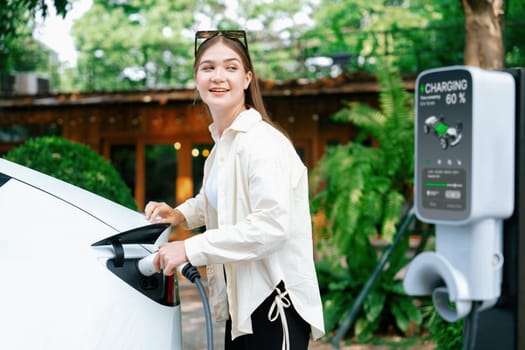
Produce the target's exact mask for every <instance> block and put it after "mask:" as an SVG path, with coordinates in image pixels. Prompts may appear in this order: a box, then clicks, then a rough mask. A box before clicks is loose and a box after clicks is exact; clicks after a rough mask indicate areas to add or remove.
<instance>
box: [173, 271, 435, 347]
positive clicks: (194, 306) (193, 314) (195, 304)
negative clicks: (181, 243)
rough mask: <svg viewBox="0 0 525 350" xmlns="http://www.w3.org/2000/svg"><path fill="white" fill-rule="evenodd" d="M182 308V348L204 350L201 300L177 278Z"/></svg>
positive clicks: (219, 343) (217, 338)
mask: <svg viewBox="0 0 525 350" xmlns="http://www.w3.org/2000/svg"><path fill="white" fill-rule="evenodd" d="M204 283H205V282H204ZM179 286H180V297H181V309H182V333H183V334H182V337H183V338H182V341H183V346H184V350H206V349H207V341H206V320H205V317H204V311H203V309H202V301H201V298H200V296H199V292H198V290H197V287H196V286H195V285H193V284H192V283H191V282H189V281H188V280H186V279H184V278H181V279H180V280H179ZM213 326H214V327H213V338H214V339H213V340H214V350H222V349H224V325H223V323H217V324H214V325H213ZM308 349H309V350H333V349H334V348H333V346H332V345H331V344H329V343H327V342H323V341H316V342H313V341H312V342H310V346H309V347H308ZM390 349H391V347H389V346H374V345H351V346H341V347H340V350H390ZM432 349H434V346H432V345H418V346H413V347H410V348H408V349H406V350H432Z"/></svg>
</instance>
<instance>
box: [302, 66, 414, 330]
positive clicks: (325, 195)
mask: <svg viewBox="0 0 525 350" xmlns="http://www.w3.org/2000/svg"><path fill="white" fill-rule="evenodd" d="M377 78H378V83H379V84H380V93H379V105H380V109H379V110H378V109H374V108H372V107H370V106H368V105H365V104H360V103H347V106H346V108H344V109H342V110H340V111H339V112H337V113H336V114H335V115H334V116H333V118H334V119H335V120H337V121H340V122H346V123H352V124H353V125H355V126H357V127H358V128H359V130H360V134H359V136H358V137H357V138H356V139H355V140H353V141H352V142H350V143H348V144H346V145H339V146H335V147H332V148H330V149H328V151H327V153H326V154H325V156H324V157H323V158H322V159H321V160H320V162H319V163H318V165H317V167H316V168H315V169H314V170H313V172H312V177H311V190H312V194H313V195H312V201H311V207H312V212H313V214H314V215H315V216H316V217H322V218H323V223H322V224H320V225H316V228H317V231H318V232H316V233H317V234H318V236H319V237H320V246H319V247H318V248H319V251H320V252H321V261H320V262H319V263H318V265H317V267H318V274H319V280H320V286H321V290H322V294H323V302H324V310H325V326H326V328H327V330H333V329H334V328H335V327H336V326H337V325H338V324H339V323H340V322H341V321H342V318H343V317H344V316H345V314H346V312H345V311H346V310H348V309H349V308H350V306H351V305H352V302H353V300H354V299H355V296H356V294H357V293H359V291H360V289H361V287H362V286H363V284H364V283H365V282H366V280H367V279H368V277H369V276H370V274H371V272H372V270H373V269H374V267H375V266H376V264H377V261H378V254H377V252H376V249H375V248H374V247H373V246H372V244H371V243H370V238H371V237H382V238H383V239H385V240H387V241H391V239H392V237H393V235H394V234H395V232H396V224H397V223H398V222H399V220H400V218H401V215H402V212H403V209H406V205H407V203H409V202H410V201H411V193H412V177H413V137H414V131H413V123H414V115H413V102H412V101H413V99H412V96H411V94H409V93H408V92H406V91H405V89H404V87H403V81H402V79H401V77H400V75H399V74H398V73H397V72H396V71H395V70H394V69H393V68H392V67H390V66H389V65H387V64H386V63H383V64H382V67H381V69H379V70H378V73H377ZM407 248H408V243H407V240H405V241H404V242H403V244H401V245H400V246H399V247H398V251H397V252H396V253H395V254H394V255H393V256H392V257H391V260H390V261H389V264H388V267H387V268H386V269H385V271H383V273H382V275H381V277H380V278H379V280H378V281H376V284H375V287H374V289H373V290H372V291H371V293H370V294H369V295H368V297H367V299H366V300H365V302H364V307H363V313H362V315H361V317H360V318H358V319H357V321H356V322H355V324H354V334H355V335H357V336H358V337H360V338H362V339H363V338H367V337H369V336H370V335H372V334H373V332H375V331H376V330H378V329H379V328H380V327H381V326H382V324H383V323H384V321H385V320H387V319H393V320H394V322H393V323H394V324H395V327H397V329H399V330H401V331H407V330H408V328H409V323H410V322H411V321H412V322H415V323H418V324H420V323H421V313H420V311H419V309H418V308H416V307H415V306H414V304H413V302H412V300H411V299H410V298H408V297H407V296H406V294H405V293H404V291H403V288H402V285H401V281H400V280H396V279H395V278H394V276H395V275H396V273H398V271H399V269H401V268H402V267H403V266H404V265H406V263H407V258H406V255H405V254H404V253H405V251H406V249H407Z"/></svg>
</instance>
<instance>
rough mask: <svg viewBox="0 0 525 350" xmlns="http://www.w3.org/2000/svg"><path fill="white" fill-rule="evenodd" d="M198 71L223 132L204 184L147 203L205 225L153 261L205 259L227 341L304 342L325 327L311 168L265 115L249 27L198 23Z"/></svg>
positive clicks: (216, 132) (241, 344)
mask: <svg viewBox="0 0 525 350" xmlns="http://www.w3.org/2000/svg"><path fill="white" fill-rule="evenodd" d="M197 39H205V40H204V41H203V42H202V44H200V46H197V43H198V40H197ZM194 73H195V81H196V86H197V90H198V92H199V95H200V98H201V99H202V100H203V102H204V103H205V104H206V106H207V108H208V111H209V114H210V116H211V118H212V121H213V123H212V124H211V125H210V132H211V135H212V138H213V140H214V141H215V145H214V147H213V149H212V151H211V153H210V155H209V157H208V158H207V160H206V163H205V165H204V179H203V186H202V189H201V191H200V193H199V194H198V195H197V196H195V197H194V198H192V199H189V200H187V201H186V202H184V203H183V204H181V205H179V206H177V207H176V208H171V207H170V206H168V205H167V204H166V203H158V202H149V203H148V204H147V205H146V208H145V212H146V217H147V218H148V219H149V220H151V221H154V222H167V223H170V224H171V225H179V224H182V225H183V226H184V227H185V228H188V229H191V228H196V227H200V226H203V225H204V226H205V227H206V231H205V232H204V233H202V234H197V235H195V236H193V237H191V238H188V239H186V240H184V241H173V242H169V243H165V244H163V245H161V246H160V248H159V252H158V255H157V257H156V259H155V261H154V264H155V266H156V268H157V270H158V271H160V270H162V271H163V272H164V274H166V275H171V274H173V273H174V272H175V270H176V268H177V266H179V265H181V264H183V263H185V262H188V261H189V262H190V263H191V264H192V265H194V266H204V265H206V266H207V268H206V275H207V280H208V288H209V299H210V304H211V306H212V313H213V314H214V318H215V319H216V320H221V319H222V320H226V332H225V334H226V335H225V348H226V349H227V350H231V349H249V350H257V349H261V350H262V349H264V350H271V349H280V348H282V349H293V350H305V349H307V348H308V341H309V337H310V335H311V336H312V338H314V339H317V338H319V337H321V336H322V335H323V334H324V325H323V314H322V305H321V298H320V295H319V287H318V283H317V277H316V274H315V269H314V261H313V246H312V231H311V219H310V210H309V201H308V176H307V169H306V167H305V166H304V165H303V163H302V162H301V160H300V158H299V157H298V155H297V153H296V151H295V149H294V147H293V145H292V144H291V142H290V140H289V139H288V138H287V137H286V136H285V135H284V134H283V133H282V132H280V131H279V130H278V129H277V128H275V127H274V126H273V124H272V122H271V121H270V119H269V118H268V116H267V115H266V111H265V108H264V105H263V102H262V97H261V93H260V90H259V87H258V84H257V79H256V77H255V73H254V71H253V65H252V62H251V59H250V55H249V53H248V47H247V42H246V34H245V33H244V31H206V32H198V33H197V36H196V40H195V63H194Z"/></svg>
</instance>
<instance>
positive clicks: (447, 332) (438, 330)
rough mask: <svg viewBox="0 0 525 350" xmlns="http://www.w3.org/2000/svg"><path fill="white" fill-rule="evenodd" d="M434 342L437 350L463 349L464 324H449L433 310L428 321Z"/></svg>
mask: <svg viewBox="0 0 525 350" xmlns="http://www.w3.org/2000/svg"><path fill="white" fill-rule="evenodd" d="M428 324H429V330H430V334H431V335H432V340H433V341H434V342H435V343H436V345H437V347H436V350H461V349H463V323H462V322H454V323H449V322H447V321H445V320H443V318H442V317H441V316H439V314H438V313H437V311H435V310H434V309H433V311H432V313H431V316H430V318H429V321H428Z"/></svg>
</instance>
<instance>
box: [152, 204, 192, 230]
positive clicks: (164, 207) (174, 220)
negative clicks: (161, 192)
mask: <svg viewBox="0 0 525 350" xmlns="http://www.w3.org/2000/svg"><path fill="white" fill-rule="evenodd" d="M144 213H145V214H146V220H149V221H150V222H152V223H168V224H170V225H171V226H177V225H178V224H180V223H181V222H182V221H184V215H182V213H181V212H180V211H178V210H177V209H174V208H172V207H170V206H169V205H168V204H166V203H164V202H154V201H151V202H149V203H148V204H146V207H145V208H144Z"/></svg>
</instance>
